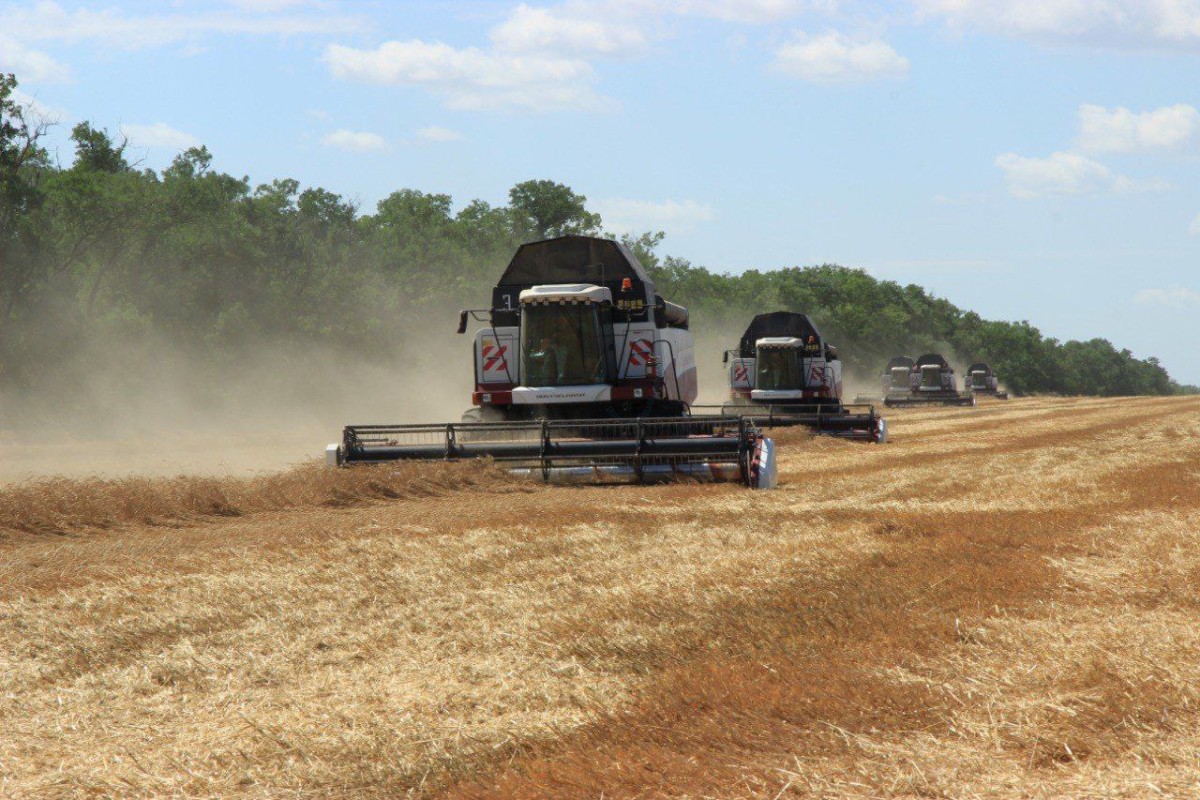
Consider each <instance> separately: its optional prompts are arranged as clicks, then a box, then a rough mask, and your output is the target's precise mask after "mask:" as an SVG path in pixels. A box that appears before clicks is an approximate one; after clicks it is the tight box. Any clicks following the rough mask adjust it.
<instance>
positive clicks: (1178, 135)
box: [1076, 103, 1200, 153]
mask: <svg viewBox="0 0 1200 800" xmlns="http://www.w3.org/2000/svg"><path fill="white" fill-rule="evenodd" d="M1197 131H1200V111H1197V110H1196V109H1195V108H1193V107H1192V106H1189V105H1184V104H1183V103H1179V104H1176V105H1173V106H1165V107H1163V108H1156V109H1154V110H1153V111H1143V112H1142V113H1140V114H1135V113H1134V112H1132V111H1130V110H1129V109H1128V108H1114V109H1113V110H1111V111H1109V110H1108V109H1107V108H1104V107H1103V106H1095V105H1082V106H1080V107H1079V137H1078V139H1077V140H1076V146H1077V147H1078V148H1079V149H1081V150H1084V151H1087V152H1091V153H1132V152H1138V151H1146V150H1170V149H1174V148H1179V147H1182V146H1183V145H1185V144H1187V143H1188V142H1189V141H1191V139H1192V138H1193V136H1194V135H1195V134H1196V133H1197Z"/></svg>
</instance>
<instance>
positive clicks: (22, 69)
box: [0, 33, 70, 81]
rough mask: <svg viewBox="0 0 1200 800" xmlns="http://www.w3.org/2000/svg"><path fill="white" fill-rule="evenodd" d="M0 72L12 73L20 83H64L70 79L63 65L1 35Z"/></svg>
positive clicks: (44, 54)
mask: <svg viewBox="0 0 1200 800" xmlns="http://www.w3.org/2000/svg"><path fill="white" fill-rule="evenodd" d="M0 72H12V73H14V74H16V76H17V77H18V78H20V79H21V80H22V81H66V80H68V79H69V78H70V70H69V69H67V67H66V65H65V64H60V63H59V62H58V61H55V60H54V58H53V57H51V56H50V55H49V54H47V53H43V52H41V51H40V50H34V49H32V48H30V47H27V46H25V45H24V44H22V43H21V42H19V41H17V40H16V39H14V38H13V37H12V36H8V35H6V34H2V33H0Z"/></svg>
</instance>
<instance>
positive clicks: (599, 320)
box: [326, 236, 777, 488]
mask: <svg viewBox="0 0 1200 800" xmlns="http://www.w3.org/2000/svg"><path fill="white" fill-rule="evenodd" d="M472 318H474V319H475V320H477V321H480V322H483V323H484V325H483V326H482V327H481V328H480V329H479V330H478V331H476V333H475V336H474V374H475V390H474V392H473V394H472V403H473V407H472V408H471V409H469V410H468V411H467V412H466V413H464V414H463V421H462V422H457V423H446V424H435V425H351V426H347V427H346V428H345V429H344V431H343V433H342V441H341V443H340V444H333V445H330V446H329V447H328V448H327V449H326V462H327V463H329V464H333V465H338V466H341V465H346V464H353V463H357V462H379V461H396V460H419V459H424V460H441V461H457V460H463V459H471V458H492V459H494V460H495V461H496V462H497V463H501V464H503V465H504V466H505V467H507V468H508V469H510V470H511V471H513V472H515V473H518V474H521V475H528V476H531V477H538V478H541V479H542V480H545V481H549V482H562V483H610V482H650V481H661V480H669V479H672V478H680V477H683V478H693V479H700V480H714V481H733V480H736V481H740V482H742V483H743V484H745V485H747V486H752V487H755V488H772V487H774V485H775V483H776V481H777V468H776V461H775V448H774V444H773V443H772V442H771V440H770V439H767V438H765V437H764V436H763V435H762V434H761V433H760V432H759V430H758V427H757V426H756V425H755V424H754V422H753V420H748V419H742V418H739V417H720V416H711V417H692V416H689V414H690V405H691V403H692V401H693V400H694V399H695V398H696V394H697V391H698V387H697V379H696V362H695V351H694V346H693V342H692V335H691V333H690V332H689V331H688V314H687V309H685V308H683V307H681V306H677V305H675V304H674V303H668V302H666V301H665V300H663V298H662V297H660V296H658V295H657V294H656V293H655V291H654V284H653V283H652V282H651V281H650V279H649V277H648V276H647V275H646V273H645V271H644V270H643V269H642V266H641V264H639V263H638V261H637V259H636V258H635V257H634V256H633V254H632V253H630V252H629V250H628V249H627V248H625V247H624V246H623V245H622V244H620V243H618V242H615V241H612V240H609V239H597V238H592V237H587V236H562V237H559V238H556V239H548V240H545V241H541V242H533V243H530V244H526V245H523V246H522V247H521V248H520V249H518V250H517V253H516V255H515V256H514V257H513V259H512V261H511V262H509V265H508V267H507V268H506V269H505V271H504V274H503V275H502V276H501V278H500V282H499V283H498V284H497V285H496V287H495V288H494V289H493V290H492V307H491V308H488V309H470V310H466V311H463V312H462V313H461V315H460V318H459V327H458V332H459V333H460V334H461V333H465V332H466V329H467V323H468V320H469V319H472Z"/></svg>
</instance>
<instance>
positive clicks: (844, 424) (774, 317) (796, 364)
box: [721, 311, 887, 444]
mask: <svg viewBox="0 0 1200 800" xmlns="http://www.w3.org/2000/svg"><path fill="white" fill-rule="evenodd" d="M725 363H726V364H727V365H728V375H729V395H730V399H729V402H728V403H726V404H725V406H724V407H723V408H722V409H721V412H722V413H723V414H738V415H742V416H748V417H751V418H752V419H753V420H754V421H755V422H756V423H758V424H759V425H761V426H764V427H774V426H783V425H806V426H808V427H810V428H812V429H813V431H814V432H816V433H820V434H824V435H828V436H839V437H843V438H849V439H861V440H863V441H868V442H875V443H879V444H882V443H883V442H885V441H886V440H887V422H886V421H885V420H884V419H883V418H882V417H880V416H878V415H877V414H876V413H875V408H874V407H873V406H871V405H862V406H858V407H853V406H846V405H843V404H842V362H841V359H839V358H838V352H837V348H836V347H834V346H833V345H831V344H829V343H827V342H826V341H825V339H824V337H822V336H821V332H820V331H819V330H817V326H816V324H815V323H814V322H813V321H812V320H811V319H810V318H809V317H808V316H806V315H805V314H797V313H794V312H790V311H774V312H771V313H769V314H759V315H758V316H756V317H755V318H754V319H753V320H752V321H751V322H750V325H749V326H748V327H747V328H746V331H745V332H744V333H743V334H742V338H741V340H740V341H739V343H738V347H737V349H735V350H728V351H726V353H725Z"/></svg>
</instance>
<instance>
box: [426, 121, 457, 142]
mask: <svg viewBox="0 0 1200 800" xmlns="http://www.w3.org/2000/svg"><path fill="white" fill-rule="evenodd" d="M463 138H465V137H463V135H462V134H461V133H459V132H458V131H455V130H451V129H449V128H440V127H438V126H437V125H430V126H429V127H427V128H421V129H420V130H419V131H417V141H418V142H422V143H424V144H440V143H443V142H461V141H462V140H463Z"/></svg>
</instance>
